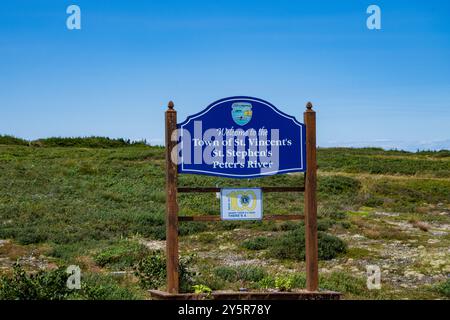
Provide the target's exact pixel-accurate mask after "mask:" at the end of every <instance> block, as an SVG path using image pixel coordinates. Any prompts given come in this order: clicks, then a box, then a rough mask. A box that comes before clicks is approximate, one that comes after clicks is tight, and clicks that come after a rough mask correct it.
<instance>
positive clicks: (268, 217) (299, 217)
mask: <svg viewBox="0 0 450 320" xmlns="http://www.w3.org/2000/svg"><path fill="white" fill-rule="evenodd" d="M304 218H305V216H304V215H302V214H272V215H270V214H269V215H264V216H263V220H265V221H275V220H283V221H287V220H303V219H304ZM221 220H222V219H221V217H220V216H217V215H215V216H212V215H209V216H178V221H203V222H207V221H221ZM224 221H226V220H224ZM252 221H258V220H252Z"/></svg>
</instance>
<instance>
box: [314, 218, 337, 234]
mask: <svg viewBox="0 0 450 320" xmlns="http://www.w3.org/2000/svg"><path fill="white" fill-rule="evenodd" d="M334 224H335V221H333V220H331V219H327V218H325V219H319V220H317V230H319V231H327V230H328V229H330V228H331V227H332V226H333V225H334Z"/></svg>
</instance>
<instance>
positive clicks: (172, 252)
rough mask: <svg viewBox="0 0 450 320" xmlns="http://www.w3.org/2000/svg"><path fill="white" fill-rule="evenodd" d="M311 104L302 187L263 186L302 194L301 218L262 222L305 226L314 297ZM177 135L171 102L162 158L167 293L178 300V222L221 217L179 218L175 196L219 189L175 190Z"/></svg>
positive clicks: (315, 262)
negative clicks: (164, 166)
mask: <svg viewBox="0 0 450 320" xmlns="http://www.w3.org/2000/svg"><path fill="white" fill-rule="evenodd" d="M312 108H313V106H312V103H311V102H308V103H307V104H306V110H305V111H304V113H303V118H304V125H305V137H306V141H305V144H306V147H305V155H306V157H305V158H306V159H305V160H306V171H305V172H304V175H305V180H304V183H305V184H304V186H297V187H273V186H267V187H265V186H262V187H261V189H262V191H263V192H304V199H305V201H304V215H299V214H290V215H265V216H264V217H263V220H300V219H304V222H305V258H306V290H307V291H308V292H310V293H313V294H314V295H320V293H319V292H318V286H319V274H318V269H319V268H318V236H317V155H316V152H317V147H316V112H315V111H314V110H313V109H312ZM177 141H178V134H177V112H176V110H175V109H174V103H173V102H172V101H170V102H169V103H168V108H167V110H166V112H165V144H166V149H165V156H166V189H165V191H166V259H167V260H166V267H167V292H168V294H171V295H173V297H177V296H179V294H178V292H179V249H178V222H179V221H220V216H217V215H213V216H193V217H187V216H179V215H178V213H179V207H178V203H177V193H178V192H218V191H220V188H218V187H179V186H178V146H177Z"/></svg>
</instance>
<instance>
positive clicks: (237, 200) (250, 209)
mask: <svg viewBox="0 0 450 320" xmlns="http://www.w3.org/2000/svg"><path fill="white" fill-rule="evenodd" d="M262 215H263V208H262V192H261V188H224V189H220V216H221V218H222V220H261V219H262Z"/></svg>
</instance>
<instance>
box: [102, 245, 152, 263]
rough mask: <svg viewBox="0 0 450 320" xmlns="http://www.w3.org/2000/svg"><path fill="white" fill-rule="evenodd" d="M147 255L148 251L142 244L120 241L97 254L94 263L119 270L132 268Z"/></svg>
mask: <svg viewBox="0 0 450 320" xmlns="http://www.w3.org/2000/svg"><path fill="white" fill-rule="evenodd" d="M147 254H149V250H148V248H147V247H146V246H144V245H143V244H140V243H137V242H131V241H122V242H120V243H119V244H117V245H115V246H111V247H109V248H106V249H104V250H103V251H101V252H99V253H97V254H96V255H95V256H94V261H95V263H96V264H98V265H99V266H101V267H110V268H111V267H112V268H114V269H118V270H121V269H124V268H129V267H132V266H134V265H135V264H136V263H138V262H139V261H140V260H142V259H143V258H144V257H145V256H146V255H147Z"/></svg>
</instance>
